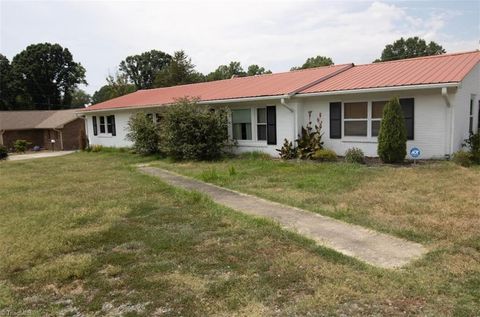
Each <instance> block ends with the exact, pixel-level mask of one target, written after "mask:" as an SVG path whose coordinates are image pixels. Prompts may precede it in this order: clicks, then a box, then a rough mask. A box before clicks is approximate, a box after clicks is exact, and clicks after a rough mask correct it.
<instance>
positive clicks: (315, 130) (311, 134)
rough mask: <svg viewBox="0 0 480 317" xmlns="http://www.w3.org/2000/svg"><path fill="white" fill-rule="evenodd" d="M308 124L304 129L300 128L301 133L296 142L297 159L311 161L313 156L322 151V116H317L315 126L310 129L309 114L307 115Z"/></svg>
mask: <svg viewBox="0 0 480 317" xmlns="http://www.w3.org/2000/svg"><path fill="white" fill-rule="evenodd" d="M308 116H309V122H308V124H307V126H306V127H302V132H301V134H300V135H299V138H298V139H297V140H296V142H297V144H298V147H297V151H298V152H297V153H298V157H299V158H301V159H311V158H312V156H313V154H315V153H316V152H317V151H318V150H321V149H323V141H322V136H323V133H322V120H321V118H322V114H319V115H318V118H317V124H316V125H315V127H312V122H311V119H310V116H311V112H309V113H308Z"/></svg>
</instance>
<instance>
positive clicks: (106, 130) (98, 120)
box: [97, 115, 113, 137]
mask: <svg viewBox="0 0 480 317" xmlns="http://www.w3.org/2000/svg"><path fill="white" fill-rule="evenodd" d="M109 116H111V115H103V116H97V135H98V136H100V137H112V136H113V135H112V133H111V132H108V119H107V117H109ZM101 118H103V120H104V121H103V122H104V125H105V132H103V133H102V130H101V129H100V127H101V126H102V123H101V121H102V119H101Z"/></svg>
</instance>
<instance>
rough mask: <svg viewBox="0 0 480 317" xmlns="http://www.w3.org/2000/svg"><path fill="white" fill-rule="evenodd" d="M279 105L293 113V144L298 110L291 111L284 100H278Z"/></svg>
mask: <svg viewBox="0 0 480 317" xmlns="http://www.w3.org/2000/svg"><path fill="white" fill-rule="evenodd" d="M287 98H288V99H290V95H289V96H288V97H287ZM280 104H281V105H282V106H284V107H285V108H287V109H288V110H289V111H290V112H291V113H293V140H292V143H295V138H296V135H297V121H298V120H297V118H298V111H297V110H298V108H297V107H295V110H293V109H292V108H291V107H290V106H289V105H288V104H287V103H286V102H285V98H281V99H280Z"/></svg>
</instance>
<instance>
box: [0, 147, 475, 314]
mask: <svg viewBox="0 0 480 317" xmlns="http://www.w3.org/2000/svg"><path fill="white" fill-rule="evenodd" d="M149 160H151V158H141V157H138V156H134V155H131V154H127V153H78V154H73V155H69V156H65V157H59V158H51V159H41V160H32V161H19V162H0V195H1V200H0V259H1V260H0V315H2V316H3V315H29V316H30V315H32V316H45V315H62V314H63V315H74V314H75V313H76V312H79V313H82V314H84V315H94V314H97V315H107V314H111V315H121V314H123V315H125V316H137V315H141V316H142V315H144V316H152V315H157V316H174V315H175V316H179V315H180V316H206V315H220V316H233V315H241V316H265V315H267V316H268V315H288V316H291V315H306V314H307V313H310V314H311V315H341V314H345V315H348V316H371V315H378V316H383V315H391V316H404V315H427V316H451V315H458V316H473V315H475V314H477V312H478V311H480V296H479V293H478V290H479V289H480V264H479V263H480V232H479V230H475V229H474V228H471V227H470V226H472V225H474V224H475V223H478V219H479V217H478V208H477V209H475V210H470V209H469V208H470V207H469V206H477V207H478V199H479V198H478V195H477V196H476V197H473V198H472V197H471V196H469V193H470V192H471V191H470V190H469V189H466V191H465V193H464V196H458V197H457V196H455V195H459V193H460V192H461V191H460V189H461V188H457V187H456V186H455V182H456V181H457V178H459V179H460V178H461V179H462V181H463V182H464V184H465V187H467V186H468V185H471V184H470V183H469V182H473V184H477V185H478V183H474V182H478V178H479V170H478V169H476V170H474V169H472V170H464V169H459V168H457V167H454V166H451V165H449V164H440V165H439V166H431V167H425V168H424V167H422V168H420V169H418V171H416V172H415V173H417V172H418V173H425V174H426V175H427V176H428V175H430V176H431V175H432V174H435V175H436V174H437V173H438V174H439V179H441V180H445V181H446V180H450V181H451V182H452V186H451V187H450V188H449V190H446V189H445V191H444V192H439V193H441V194H442V195H446V197H443V198H437V199H440V200H442V204H447V202H446V201H447V200H448V201H449V200H451V199H454V201H457V202H461V201H462V202H461V203H460V205H459V207H458V208H457V209H455V210H449V209H448V210H442V211H441V212H442V214H443V219H445V221H446V222H448V224H450V226H451V228H452V229H451V231H456V230H459V228H461V230H463V232H455V233H453V232H450V233H448V232H438V233H437V232H436V231H440V230H441V228H442V226H443V225H442V226H439V227H438V230H435V229H434V228H425V229H423V230H420V229H416V230H414V231H412V232H411V233H409V234H407V236H411V237H415V238H417V239H419V240H425V241H428V244H429V245H430V246H431V247H432V249H433V251H432V252H430V253H429V254H428V255H427V256H426V257H425V258H424V259H422V260H419V261H417V262H415V263H413V264H412V265H410V266H408V267H406V268H404V269H402V270H397V271H389V270H382V269H377V268H374V267H370V266H367V265H364V264H362V263H360V262H358V261H355V260H352V259H351V258H348V257H344V256H342V255H340V254H338V253H336V252H333V251H331V250H327V249H324V248H321V247H317V246H315V245H314V244H313V243H312V242H311V241H309V240H306V239H303V238H301V237H299V236H297V235H295V234H291V233H287V232H285V231H283V230H281V229H280V228H279V227H277V226H276V225H274V224H272V223H270V222H267V221H261V220H257V219H253V218H251V217H248V216H244V215H242V214H239V213H237V212H234V211H232V210H229V209H226V208H223V207H220V206H218V205H216V204H214V203H212V202H211V201H209V200H208V199H206V198H205V197H203V196H201V195H199V194H195V193H187V192H184V191H181V190H177V189H174V188H172V187H170V186H167V185H165V184H164V183H162V182H160V181H159V180H157V179H155V178H151V177H149V176H146V175H142V174H140V173H138V172H137V171H136V169H135V167H134V166H133V164H135V163H140V162H146V161H149ZM156 164H160V165H162V166H167V167H169V168H171V169H175V170H177V171H182V172H184V173H188V174H190V175H195V176H197V177H199V178H202V179H205V180H207V181H210V182H215V183H218V184H222V185H225V186H228V187H231V188H235V189H239V190H244V191H249V192H251V193H255V194H258V195H260V196H264V197H269V198H271V199H274V200H279V201H284V202H287V203H290V204H292V205H299V206H301V207H304V208H307V209H312V210H314V211H317V212H322V213H326V214H330V215H334V216H336V217H338V218H343V219H346V220H348V221H352V222H356V221H357V220H358V219H359V218H360V217H355V216H352V213H353V211H349V208H350V205H349V204H350V203H352V204H353V202H355V201H356V200H355V197H359V196H358V195H360V193H355V192H356V191H357V190H358V187H359V185H361V184H366V183H368V184H371V186H372V190H373V189H374V188H373V187H374V185H376V184H384V185H385V186H386V187H381V189H379V188H377V187H376V191H380V192H382V194H381V195H380V194H379V198H378V200H377V201H375V200H374V201H372V205H373V206H377V205H378V206H381V205H382V204H383V202H382V199H383V198H382V197H384V195H386V196H387V197H390V196H389V195H391V196H392V197H393V195H394V194H395V192H396V191H398V190H401V191H404V192H405V193H406V194H407V195H414V197H417V196H415V195H417V193H416V191H415V190H410V189H409V188H408V186H407V185H406V184H408V183H407V182H406V181H405V185H404V186H405V187H404V188H400V189H398V188H396V187H395V188H393V187H388V186H387V185H388V182H387V181H385V180H383V178H384V177H386V176H385V175H389V173H394V175H396V174H395V173H397V172H398V173H401V172H402V170H403V169H401V168H400V169H393V168H372V169H370V168H365V167H356V166H348V165H343V164H325V165H318V164H297V163H283V162H278V161H271V160H262V159H258V158H256V159H237V160H226V161H222V162H217V163H182V164H172V163H169V162H166V161H157V163H156ZM232 167H233V168H232ZM429 169H431V171H430V172H429ZM405 170H407V169H405ZM319 171H323V172H319ZM318 173H321V174H322V175H323V176H324V177H321V180H319V179H318ZM415 173H413V174H415ZM456 174H459V176H458V177H453V176H454V175H456ZM410 176H411V175H410ZM423 176H425V175H423ZM389 177H391V175H390V176H389ZM418 177H420V176H418ZM452 177H453V179H452ZM391 181H392V182H394V183H395V182H398V180H391ZM425 181H426V182H428V184H430V185H431V184H433V183H434V182H433V181H432V180H431V179H426V180H425ZM382 182H383V183H382ZM442 182H443V181H442ZM249 184H250V186H249ZM456 185H458V184H456ZM439 186H440V185H439ZM416 188H417V187H416ZM441 188H443V187H441ZM478 188H479V187H477V189H476V190H477V191H478ZM429 190H440V189H437V188H433V189H429ZM472 190H473V189H472ZM420 194H421V193H419V194H418V197H420ZM297 195H298V196H299V197H298V198H295V197H297ZM350 195H351V196H350ZM356 195H357V196H356ZM360 196H361V195H360ZM423 196H425V197H429V194H428V192H425V193H423ZM437 196H441V195H437ZM309 199H310V200H309ZM336 199H339V201H338V202H337V201H336ZM359 199H360V198H359ZM361 199H362V200H367V199H368V197H361ZM405 200H407V199H406V198H405ZM432 200H435V199H434V198H433V197H430V198H429V200H428V199H427V198H425V201H420V202H419V203H420V204H421V205H422V206H423V207H422V208H425V209H427V207H428V206H430V204H431V203H432V202H431V201H432ZM444 200H445V202H444ZM397 203H398V204H400V203H402V204H403V203H405V202H404V201H403V200H398V201H397ZM343 204H345V206H343ZM362 204H363V202H358V206H362ZM442 204H441V205H439V206H443V205H442ZM336 205H339V206H337V207H336V208H333V207H331V206H336ZM392 205H396V204H393V203H392ZM312 206H315V208H311V207H312ZM329 206H330V207H331V208H328V207H329ZM389 206H390V205H389ZM342 208H343V209H342ZM385 208H386V209H388V208H387V207H385ZM373 209H374V213H375V214H377V215H382V213H383V212H384V211H382V208H380V207H375V208H373ZM341 210H344V211H341ZM352 210H353V209H352ZM469 210H470V211H469ZM467 211H468V212H470V214H468V217H470V218H468V221H467V220H465V219H467V215H465V213H467ZM362 212H363V213H364V215H365V217H367V218H369V220H367V221H365V224H366V225H371V226H374V227H376V226H379V227H383V228H384V229H385V230H387V231H390V230H393V231H398V233H399V234H401V233H402V232H404V231H403V230H406V229H404V228H402V227H401V226H403V225H404V224H403V223H400V224H399V227H398V228H396V229H395V230H394V229H393V228H394V226H393V225H391V224H390V225H389V222H388V221H386V220H385V221H383V220H381V221H380V220H379V221H377V222H375V221H373V220H371V219H370V218H371V217H374V215H375V214H371V213H369V212H367V211H362ZM372 212H373V211H372ZM434 212H435V210H430V217H428V218H427V217H423V216H422V215H420V216H421V217H420V218H419V219H420V220H416V219H417V218H416V217H417V214H416V211H415V210H413V209H412V210H406V211H404V213H410V219H411V221H412V223H413V224H412V225H410V226H411V227H412V228H417V225H416V221H418V224H419V225H420V224H421V225H423V223H424V222H425V221H426V219H432V221H433V219H435V218H434V217H433V216H432V214H433V213H434ZM342 213H343V215H342ZM397 213H400V212H397ZM475 213H477V214H475ZM391 214H392V215H393V214H395V213H394V212H393V211H392V212H391ZM475 215H476V218H475ZM397 216H398V217H399V218H398V219H403V218H402V217H401V215H400V214H398V215H397ZM389 217H391V216H390V214H389V216H388V217H387V216H385V218H386V219H389ZM432 217H433V218H432ZM439 217H440V216H439ZM456 217H457V218H456ZM406 218H408V217H406ZM456 219H457V220H458V222H459V223H458V224H457V223H456V221H457V220H456ZM390 221H391V222H392V223H394V222H395V221H394V219H390ZM404 222H405V223H407V221H406V220H404ZM460 222H461V223H460ZM446 225H447V224H445V226H446ZM477 228H478V227H477Z"/></svg>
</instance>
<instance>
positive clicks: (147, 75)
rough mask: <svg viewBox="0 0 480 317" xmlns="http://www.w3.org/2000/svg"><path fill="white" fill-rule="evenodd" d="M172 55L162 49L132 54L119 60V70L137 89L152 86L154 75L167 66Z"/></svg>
mask: <svg viewBox="0 0 480 317" xmlns="http://www.w3.org/2000/svg"><path fill="white" fill-rule="evenodd" d="M171 61H172V56H170V55H169V54H167V53H164V52H162V51H157V50H151V51H148V52H144V53H142V54H140V55H132V56H128V57H127V58H125V60H124V61H122V62H120V67H119V68H120V72H122V73H123V74H125V75H126V76H127V77H128V79H129V80H130V81H131V82H132V83H133V84H134V85H135V87H136V88H137V89H149V88H153V87H154V82H155V77H156V76H157V74H158V73H160V72H161V71H162V70H164V69H165V68H167V67H168V65H169V64H170V62H171Z"/></svg>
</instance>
